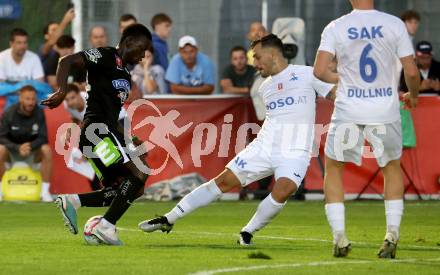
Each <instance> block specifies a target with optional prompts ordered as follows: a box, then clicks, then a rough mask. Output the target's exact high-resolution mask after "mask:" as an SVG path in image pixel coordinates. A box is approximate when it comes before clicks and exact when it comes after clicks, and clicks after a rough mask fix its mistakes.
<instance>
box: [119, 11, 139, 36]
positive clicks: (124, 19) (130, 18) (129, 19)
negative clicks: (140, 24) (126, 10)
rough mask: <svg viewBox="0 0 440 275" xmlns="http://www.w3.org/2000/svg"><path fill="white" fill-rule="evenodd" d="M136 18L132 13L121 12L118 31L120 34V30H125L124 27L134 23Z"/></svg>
mask: <svg viewBox="0 0 440 275" xmlns="http://www.w3.org/2000/svg"><path fill="white" fill-rule="evenodd" d="M136 23H137V19H136V17H134V15H133V14H123V15H121V17H120V18H119V33H121V34H122V32H123V31H124V30H125V28H126V27H128V26H130V25H133V24H136Z"/></svg>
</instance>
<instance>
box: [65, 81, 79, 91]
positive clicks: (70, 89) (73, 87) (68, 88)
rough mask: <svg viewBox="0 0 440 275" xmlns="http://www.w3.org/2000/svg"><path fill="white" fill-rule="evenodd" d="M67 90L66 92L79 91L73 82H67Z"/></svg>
mask: <svg viewBox="0 0 440 275" xmlns="http://www.w3.org/2000/svg"><path fill="white" fill-rule="evenodd" d="M67 92H68V93H70V92H75V93H79V88H78V86H76V85H75V84H72V83H70V84H67Z"/></svg>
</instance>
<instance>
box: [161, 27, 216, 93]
mask: <svg viewBox="0 0 440 275" xmlns="http://www.w3.org/2000/svg"><path fill="white" fill-rule="evenodd" d="M178 45H179V53H178V54H176V55H174V56H173V58H172V59H171V61H170V64H169V66H168V70H167V72H166V76H165V79H166V80H167V81H169V82H170V84H171V85H170V86H171V92H172V93H174V94H211V93H212V92H213V91H214V85H215V72H214V63H213V62H212V61H211V60H210V59H209V57H208V56H206V55H205V54H203V53H201V52H199V50H198V48H197V41H196V39H195V38H194V37H192V36H189V35H185V36H183V37H181V38H180V39H179V43H178Z"/></svg>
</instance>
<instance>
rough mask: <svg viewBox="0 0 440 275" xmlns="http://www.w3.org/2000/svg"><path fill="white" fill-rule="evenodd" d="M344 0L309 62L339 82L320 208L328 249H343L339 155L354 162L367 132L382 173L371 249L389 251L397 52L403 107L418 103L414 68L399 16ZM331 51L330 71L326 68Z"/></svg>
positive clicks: (395, 175) (397, 187)
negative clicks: (382, 221) (380, 222)
mask: <svg viewBox="0 0 440 275" xmlns="http://www.w3.org/2000/svg"><path fill="white" fill-rule="evenodd" d="M350 2H351V4H352V6H353V9H354V10H353V11H352V12H351V13H349V14H347V15H344V16H342V17H340V18H338V19H336V20H334V21H332V22H330V24H328V25H327V27H326V28H325V29H324V31H323V32H322V36H321V44H320V46H319V49H318V53H317V56H316V61H315V67H314V74H315V76H316V77H317V78H319V79H321V80H323V81H326V82H329V83H338V89H337V93H336V94H337V96H336V100H335V109H334V112H333V116H332V119H331V124H330V128H329V132H328V135H327V140H326V145H325V155H326V164H325V176H324V192H325V200H326V205H325V212H326V215H327V219H328V222H329V224H330V227H331V228H332V231H333V239H334V240H333V242H334V249H333V255H334V256H336V257H344V256H346V255H347V254H348V252H349V251H350V249H351V245H350V242H349V241H348V239H347V237H346V235H345V213H344V212H345V209H344V203H343V202H344V190H343V185H342V171H343V167H344V163H345V162H353V163H355V164H357V165H361V156H362V151H363V145H364V139H367V141H368V142H369V143H370V145H371V146H372V147H373V149H374V150H373V153H374V157H375V158H376V159H377V162H378V164H379V166H380V167H381V169H382V173H383V176H384V193H385V194H384V195H385V214H386V222H387V231H386V235H385V240H384V243H383V246H382V247H381V249H380V251H379V253H378V256H379V257H381V258H394V257H395V253H396V247H397V242H398V240H399V227H400V220H401V217H402V215H403V190H404V185H403V180H402V175H401V168H400V157H401V154H402V134H401V124H400V112H399V98H398V97H399V96H398V90H397V82H398V80H397V79H396V72H395V70H396V62H395V60H396V58H399V59H400V62H401V63H402V66H403V69H404V74H405V81H406V83H407V85H408V87H409V93H407V94H405V95H404V99H405V101H406V106H407V107H408V108H412V107H415V106H416V103H417V96H418V90H419V83H420V81H419V72H418V70H417V67H416V65H415V62H414V56H413V55H414V51H413V47H412V44H411V41H410V39H409V37H408V32H407V31H406V28H405V25H404V24H403V22H402V21H401V20H400V19H399V18H397V17H394V16H392V15H389V14H386V13H383V12H379V11H377V10H374V1H373V0H351V1H350ZM334 57H336V59H337V73H334V72H332V71H331V70H330V69H329V64H330V63H331V61H332V60H333V58H334ZM346 130H349V132H348V134H347V131H346ZM350 137H351V138H350Z"/></svg>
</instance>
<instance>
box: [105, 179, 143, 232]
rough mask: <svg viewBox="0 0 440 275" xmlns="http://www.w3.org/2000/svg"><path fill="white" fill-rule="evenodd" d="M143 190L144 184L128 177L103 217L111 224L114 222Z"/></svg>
mask: <svg viewBox="0 0 440 275" xmlns="http://www.w3.org/2000/svg"><path fill="white" fill-rule="evenodd" d="M143 189H144V183H143V182H142V181H140V180H139V179H138V178H137V177H135V176H133V175H129V176H127V177H126V179H125V180H124V181H123V182H122V184H121V186H120V187H119V190H118V194H117V195H116V197H115V198H114V199H113V202H112V203H111V205H110V208H109V209H108V210H107V212H106V213H105V215H104V219H106V220H107V221H108V222H110V223H111V224H116V222H117V221H118V220H119V219H120V218H121V217H122V215H124V213H125V212H126V211H127V209H128V208H129V207H130V205H131V203H132V202H133V201H134V200H135V199H137V198H138V197H139V193H140V190H143Z"/></svg>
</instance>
